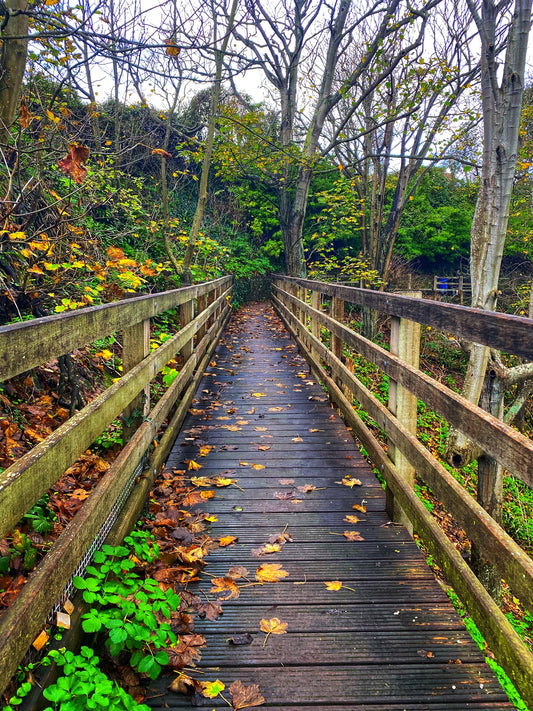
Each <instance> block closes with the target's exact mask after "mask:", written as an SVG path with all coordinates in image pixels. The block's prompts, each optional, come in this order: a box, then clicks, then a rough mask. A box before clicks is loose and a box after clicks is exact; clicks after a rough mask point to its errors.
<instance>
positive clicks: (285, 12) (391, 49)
mask: <svg viewBox="0 0 533 711" xmlns="http://www.w3.org/2000/svg"><path fill="white" fill-rule="evenodd" d="M438 1H439V0H428V1H427V2H422V3H421V5H420V7H419V8H415V7H413V6H412V5H407V4H404V3H403V0H384V1H383V2H382V1H380V0H377V1H376V2H368V3H367V5H366V6H365V7H364V8H362V7H361V6H358V7H357V8H354V7H353V6H352V0H340V1H339V2H335V3H333V4H331V5H326V4H324V3H322V2H319V1H318V0H317V1H314V0H280V2H278V3H277V4H276V5H275V6H274V7H272V6H270V5H269V6H268V7H266V6H264V5H263V4H262V3H261V2H260V1H258V0H249V1H248V2H247V10H248V15H247V17H244V18H242V20H241V22H240V23H239V24H238V28H239V29H238V30H237V31H236V32H235V35H236V37H237V38H238V39H239V40H240V41H241V42H242V43H243V44H244V46H245V47H246V48H247V49H248V52H249V57H248V59H249V61H252V60H253V62H255V64H256V66H258V67H260V68H261V69H262V71H263V73H264V76H265V78H266V80H267V82H268V83H269V84H270V85H271V87H272V88H273V89H274V90H275V92H276V94H277V101H278V105H279V110H280V115H281V128H280V137H279V140H280V143H281V147H282V149H283V150H288V149H289V148H290V147H291V146H294V145H295V144H298V146H299V149H300V160H299V164H298V166H297V167H296V168H293V166H292V165H291V164H290V163H288V162H287V164H283V168H282V176H281V178H280V181H279V190H278V195H279V218H280V225H281V231H282V236H283V243H284V250H285V263H286V269H287V272H288V273H289V274H293V275H297V276H303V275H305V271H306V266H305V255H304V246H303V225H304V219H305V215H306V210H307V200H308V195H309V189H310V185H311V179H312V176H313V172H314V170H315V167H316V164H317V161H318V160H320V158H321V149H320V139H321V137H322V134H323V130H324V125H325V122H326V119H327V117H328V116H329V114H330V113H331V111H332V110H333V109H334V108H335V107H336V106H337V105H338V104H339V103H340V102H341V100H342V99H343V98H344V97H350V101H351V107H352V110H353V111H354V112H355V111H357V110H359V107H361V106H362V105H363V102H364V101H365V99H366V97H367V96H368V95H369V94H370V93H371V92H372V91H374V90H375V88H376V87H377V86H379V85H380V84H381V83H382V82H383V81H385V80H386V79H387V77H388V76H390V75H391V73H392V72H393V71H394V70H395V68H396V67H397V65H398V64H399V63H400V62H401V61H402V59H403V58H404V57H406V56H407V55H409V54H410V53H411V52H412V51H413V50H414V49H416V48H417V47H419V46H420V44H421V43H422V39H423V33H424V27H425V24H426V21H427V17H428V13H429V12H430V10H431V9H432V8H433V7H435V6H436V5H437V4H438ZM370 22H372V24H373V26H374V32H373V33H372V36H371V38H370V39H369V40H368V41H367V40H365V39H364V37H365V33H364V32H363V29H364V28H365V27H367V26H368V24H369V23H370ZM356 37H357V41H358V42H359V44H360V47H361V51H360V52H359V55H358V60H357V62H356V63H355V64H354V66H353V67H351V69H350V72H349V73H348V74H347V75H346V76H345V77H344V78H343V81H342V82H341V83H340V84H339V83H336V72H337V67H338V64H339V61H340V59H341V58H342V57H343V56H344V54H345V53H346V51H347V49H348V47H350V45H351V44H352V43H354V42H356ZM385 56H386V57H387V61H386V62H385V61H384V57H385ZM369 72H372V77H373V78H372V80H371V81H368V82H366V83H365V80H366V78H367V77H369V76H370V74H369ZM306 75H307V76H312V78H313V79H312V81H313V84H314V96H313V100H312V101H311V102H309V101H305V100H303V99H302V97H301V96H299V91H300V85H303V83H304V80H305V77H306ZM305 99H308V97H305ZM302 119H303V120H304V121H305V123H302Z"/></svg>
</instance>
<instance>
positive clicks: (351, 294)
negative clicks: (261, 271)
mask: <svg viewBox="0 0 533 711" xmlns="http://www.w3.org/2000/svg"><path fill="white" fill-rule="evenodd" d="M276 280H277V281H279V280H285V281H286V282H287V283H290V284H297V285H299V286H303V287H304V288H306V289H312V290H314V291H319V292H320V293H321V294H325V295H326V296H330V297H336V298H338V299H343V300H344V301H347V302H348V303H350V304H354V305H356V306H365V307H367V308H370V309H374V310H376V311H379V312H380V313H386V314H390V315H391V316H399V317H400V318H407V319H410V320H411V321H417V322H418V323H423V324H426V325H427V326H431V327H432V328H436V329H438V330H439V331H444V332H445V333H451V334H453V335H454V336H456V337H458V338H464V339H465V340H467V341H474V342H475V343H482V344H483V345H485V346H489V347H490V348H495V349H498V350H501V351H504V352H505V353H513V354H514V355H518V356H522V357H524V358H527V359H529V360H533V319H530V318H525V317H523V316H510V315H509V314H504V313H500V312H497V311H483V310H482V309H473V308H470V307H469V306H457V305H456V304H447V303H442V302H440V301H432V300H430V299H419V298H413V297H410V296H402V295H401V294H389V293H386V292H383V291H373V290H371V289H358V288H356V287H350V286H341V285H339V284H330V283H327V282H322V281H313V280H311V279H297V278H296V277H287V276H282V275H276V277H275V280H274V281H276Z"/></svg>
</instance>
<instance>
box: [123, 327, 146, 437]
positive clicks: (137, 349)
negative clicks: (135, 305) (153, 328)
mask: <svg viewBox="0 0 533 711" xmlns="http://www.w3.org/2000/svg"><path fill="white" fill-rule="evenodd" d="M148 355H150V319H149V318H148V319H145V320H144V321H140V322H139V323H136V324H134V325H133V326H129V328H125V329H124V330H123V332H122V373H123V375H125V374H126V373H127V372H128V371H130V370H131V369H132V368H134V367H135V366H136V365H137V364H138V363H140V362H141V361H142V360H143V359H144V358H146V356H148ZM149 412H150V385H149V384H148V385H146V386H145V388H144V390H143V391H142V392H140V393H139V394H138V395H137V397H136V398H135V399H134V400H132V402H131V403H130V404H129V405H128V407H126V408H125V410H124V412H123V413H122V422H123V434H122V440H123V444H126V442H127V441H128V440H129V439H131V436H132V435H133V433H134V432H135V431H136V430H137V428H138V427H139V424H140V423H141V422H142V418H143V417H145V416H146V415H147V414H148V413H149Z"/></svg>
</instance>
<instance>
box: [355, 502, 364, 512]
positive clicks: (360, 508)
mask: <svg viewBox="0 0 533 711" xmlns="http://www.w3.org/2000/svg"><path fill="white" fill-rule="evenodd" d="M352 509H354V510H355V511H360V512H361V513H366V506H365V505H364V504H354V505H353V506H352Z"/></svg>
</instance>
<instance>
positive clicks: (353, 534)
mask: <svg viewBox="0 0 533 711" xmlns="http://www.w3.org/2000/svg"><path fill="white" fill-rule="evenodd" d="M342 535H343V536H345V538H347V539H348V540H349V541H364V540H365V539H364V538H363V536H361V534H360V533H359V531H344V533H343V534H342Z"/></svg>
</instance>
